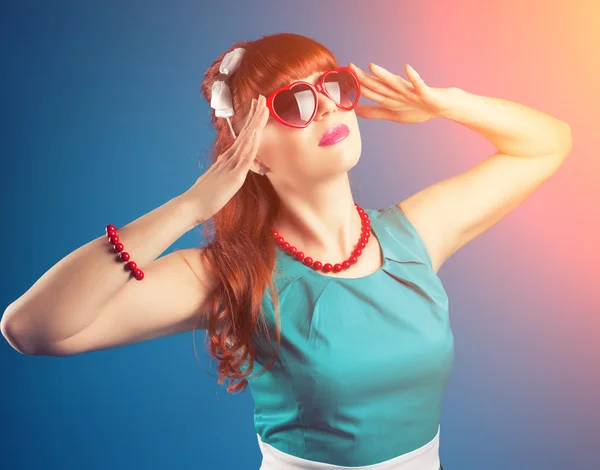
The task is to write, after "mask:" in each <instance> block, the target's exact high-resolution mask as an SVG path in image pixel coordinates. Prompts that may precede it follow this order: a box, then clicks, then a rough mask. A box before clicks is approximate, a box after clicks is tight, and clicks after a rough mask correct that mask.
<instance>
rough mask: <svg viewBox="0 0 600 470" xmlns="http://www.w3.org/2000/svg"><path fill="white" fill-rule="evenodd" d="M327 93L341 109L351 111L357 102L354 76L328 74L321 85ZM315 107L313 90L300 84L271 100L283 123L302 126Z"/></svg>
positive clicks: (336, 73) (335, 73)
mask: <svg viewBox="0 0 600 470" xmlns="http://www.w3.org/2000/svg"><path fill="white" fill-rule="evenodd" d="M323 85H324V87H325V90H327V93H328V94H329V95H330V96H331V98H332V99H333V100H334V101H335V102H336V104H337V105H338V106H339V107H340V108H342V109H346V110H349V109H352V108H354V106H355V105H356V102H357V101H358V86H357V82H356V79H355V78H354V75H352V74H351V73H350V72H348V71H345V70H342V71H339V72H332V73H329V74H328V75H327V76H326V77H325V83H324V84H323ZM315 107H316V96H315V93H314V92H313V90H312V89H311V88H310V87H308V86H306V85H304V84H302V83H300V84H298V85H295V86H294V87H292V89H290V90H285V91H280V92H279V93H277V95H275V98H274V100H273V109H274V110H275V112H276V113H277V115H278V116H279V117H280V118H281V119H283V120H284V121H285V122H287V123H289V124H292V125H294V126H303V125H305V124H306V123H307V122H308V121H310V119H311V118H312V116H313V114H314V112H315Z"/></svg>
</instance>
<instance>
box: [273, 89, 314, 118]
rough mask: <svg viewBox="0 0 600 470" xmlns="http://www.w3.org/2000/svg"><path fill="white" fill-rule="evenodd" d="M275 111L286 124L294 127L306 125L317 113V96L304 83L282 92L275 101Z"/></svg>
mask: <svg viewBox="0 0 600 470" xmlns="http://www.w3.org/2000/svg"><path fill="white" fill-rule="evenodd" d="M273 109H274V110H275V112H276V113H277V115H278V116H279V117H280V118H281V119H283V120H284V121H285V122H287V123H289V124H292V125H294V126H302V125H304V124H306V123H307V122H308V121H309V120H310V118H311V116H312V115H313V113H314V111H315V94H314V92H313V91H312V90H311V89H310V87H308V86H306V85H303V84H302V83H300V84H298V85H296V86H294V87H293V88H292V89H291V90H284V91H280V92H279V93H277V95H275V99H274V100H273Z"/></svg>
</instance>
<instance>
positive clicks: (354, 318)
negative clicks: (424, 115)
mask: <svg viewBox="0 0 600 470" xmlns="http://www.w3.org/2000/svg"><path fill="white" fill-rule="evenodd" d="M365 211H366V212H367V213H368V214H369V217H370V220H371V227H372V231H373V233H374V234H375V236H376V237H377V239H378V240H379V243H380V246H381V251H382V253H383V260H384V261H383V265H382V266H381V267H380V268H379V269H378V270H377V271H376V272H373V273H372V274H369V275H367V276H364V277H360V278H338V277H331V276H325V275H323V274H320V273H319V272H318V271H314V270H313V269H312V268H310V267H308V266H306V265H304V264H303V263H301V262H299V261H296V260H295V259H293V258H292V257H291V256H290V255H288V254H287V253H285V252H284V251H283V250H281V249H279V248H277V266H276V269H275V271H276V272H275V273H274V280H275V283H276V287H277V289H278V292H279V301H280V314H281V345H280V349H279V359H278V360H277V361H275V362H274V363H273V365H272V366H271V368H270V369H269V370H268V371H267V372H265V373H264V374H263V375H261V376H260V377H256V378H250V379H249V380H248V385H249V389H250V391H251V394H252V398H253V400H254V404H255V407H254V425H255V429H256V432H257V433H258V434H259V436H260V438H261V439H262V441H263V442H266V443H268V444H270V445H272V446H273V447H275V448H277V449H279V450H281V451H282V452H285V453H287V454H291V455H293V456H296V457H300V458H303V459H307V460H313V461H317V462H323V463H327V464H331V465H339V466H350V467H352V466H364V465H373V464H376V463H379V462H382V461H385V460H389V459H392V458H394V457H396V456H398V455H401V454H404V453H407V452H410V451H412V450H414V449H417V448H419V447H421V446H422V445H424V444H425V443H427V442H429V441H431V440H432V439H433V438H434V436H436V434H437V432H438V426H439V424H440V412H441V402H442V396H443V393H444V389H445V387H446V384H447V383H448V380H449V378H450V374H451V370H452V367H453V363H454V338H453V335H452V331H451V329H450V322H449V317H448V297H447V295H446V292H445V290H444V288H443V286H442V282H441V280H440V278H439V277H438V276H437V274H436V273H435V272H434V271H433V269H432V265H431V259H430V257H429V255H428V252H427V250H426V248H425V245H424V244H423V241H422V239H421V238H420V236H419V234H418V232H417V231H416V230H415V228H414V227H413V225H412V224H411V223H410V222H409V220H408V219H407V218H406V216H405V215H404V213H403V212H402V211H401V210H400V209H399V208H398V207H397V206H396V205H395V204H394V205H392V206H389V207H387V208H385V209H379V210H375V209H365ZM371 236H373V234H371ZM263 308H264V310H265V314H266V319H267V321H268V323H269V326H271V327H272V329H273V331H274V327H275V312H274V309H273V306H272V304H271V302H270V300H268V298H267V295H266V293H265V298H264V301H263ZM272 344H273V345H274V344H275V343H274V341H273V343H272ZM266 362H268V359H266V358H260V357H259V358H258V359H257V361H256V362H255V365H254V369H253V371H252V373H251V376H252V375H256V374H257V373H259V372H262V371H263V370H264V368H263V366H264V365H265V363H266ZM243 369H244V370H246V369H247V367H244V368H243Z"/></svg>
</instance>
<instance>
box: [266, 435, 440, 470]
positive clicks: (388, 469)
mask: <svg viewBox="0 0 600 470" xmlns="http://www.w3.org/2000/svg"><path fill="white" fill-rule="evenodd" d="M256 435H257V437H258V446H259V447H260V451H261V452H262V455H263V459H262V464H261V466H260V469H259V470H320V469H322V470H337V469H354V470H360V469H366V470H438V469H439V468H440V457H439V439H440V426H438V431H437V434H436V435H435V437H434V438H433V439H432V440H431V441H429V442H428V443H426V444H424V445H422V446H421V447H419V448H417V449H415V450H412V451H410V452H407V453H406V454H402V455H399V456H397V457H394V458H393V459H390V460H385V461H384V462H379V463H376V464H373V465H365V466H360V467H341V466H338V465H331V464H328V463H323V462H316V461H314V460H306V459H302V458H300V457H296V456H294V455H290V454H286V453H285V452H282V451H280V450H279V449H277V448H275V447H273V446H272V445H270V444H267V443H266V442H263V441H262V439H261V438H260V435H259V434H256Z"/></svg>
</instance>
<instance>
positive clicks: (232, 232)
mask: <svg viewBox="0 0 600 470" xmlns="http://www.w3.org/2000/svg"><path fill="white" fill-rule="evenodd" d="M236 47H243V48H244V49H245V50H246V52H245V54H244V57H243V59H242V62H241V64H240V66H239V68H238V69H237V70H236V71H235V72H234V73H233V74H232V75H231V76H230V77H229V78H228V79H227V80H228V81H227V83H228V84H229V87H230V88H231V94H232V99H233V109H234V111H235V114H234V116H233V117H231V118H230V119H231V124H232V126H233V128H234V130H235V133H236V135H239V132H240V131H241V128H242V127H243V125H244V119H245V116H246V115H247V113H248V111H249V110H250V105H251V102H252V99H253V98H258V95H259V94H262V95H264V96H267V95H268V94H269V93H270V92H271V91H272V90H274V89H275V88H278V87H281V86H285V85H287V84H289V83H290V82H292V81H295V80H298V79H300V78H303V77H307V76H309V75H312V74H313V73H315V72H321V71H322V72H325V71H327V70H331V69H333V68H336V67H338V66H339V64H338V61H337V60H336V58H335V56H334V55H333V54H332V53H331V52H330V51H329V50H328V49H327V48H326V47H324V46H323V45H321V44H319V43H318V42H316V41H314V40H312V39H310V38H307V37H305V36H300V35H297V34H291V33H278V34H273V35H270V36H263V37H261V38H259V39H257V40H255V41H249V42H237V43H235V44H233V45H232V46H231V48H230V49H229V50H228V51H225V52H223V53H222V54H221V55H220V56H219V57H217V59H216V60H215V61H214V62H213V63H212V65H211V66H210V67H209V68H208V70H207V71H206V73H205V74H204V81H203V83H202V94H203V95H204V98H205V99H206V100H207V102H208V103H210V98H211V87H212V84H213V83H214V81H215V80H216V79H217V77H218V76H219V65H220V64H221V60H222V59H223V57H224V56H225V54H226V53H227V52H229V51H230V50H233V49H235V48H236ZM210 113H211V118H212V125H213V127H214V128H215V129H216V137H215V140H214V143H213V147H212V159H213V163H214V162H215V161H216V159H217V157H218V156H219V155H220V154H221V153H223V152H224V151H225V150H226V149H227V148H229V147H230V146H231V145H232V144H233V142H234V139H233V136H232V134H231V131H230V129H229V127H228V125H227V122H226V119H224V118H217V117H215V114H214V110H212V108H211V112H210ZM278 210H279V196H278V195H277V193H276V192H275V189H274V188H273V186H272V185H271V182H270V181H269V179H268V178H267V177H266V176H261V175H258V174H256V173H254V172H253V171H249V172H248V176H247V177H246V180H245V182H244V183H243V185H242V187H241V188H240V190H239V191H238V192H237V193H236V194H235V195H234V196H233V198H232V199H231V200H230V201H228V202H227V204H226V205H225V206H224V207H223V208H222V209H221V210H220V211H219V212H218V213H217V214H215V215H214V216H213V217H212V219H210V220H209V221H207V222H206V223H205V224H204V232H205V235H206V239H207V240H208V239H209V235H210V225H214V236H213V239H212V240H211V241H210V242H209V243H208V244H206V245H205V246H204V249H203V251H202V257H203V261H204V263H205V265H206V266H207V268H208V269H209V270H210V271H211V272H212V275H213V276H214V279H215V280H216V281H217V282H216V288H215V289H214V291H213V292H211V293H210V299H209V301H208V302H207V305H208V310H207V311H205V312H203V314H204V315H207V316H208V319H209V321H208V328H207V337H206V345H207V346H209V348H210V349H209V352H210V355H211V356H212V357H214V358H215V359H217V361H218V363H219V365H218V370H219V378H218V382H217V383H219V384H222V383H223V381H224V380H225V379H226V378H229V379H230V383H229V385H228V387H227V391H228V392H238V391H242V390H244V389H245V388H246V386H247V385H248V381H247V379H246V378H245V377H247V376H248V375H249V374H250V373H251V372H252V369H253V365H254V361H255V359H256V355H257V352H258V353H261V352H262V351H260V348H257V346H256V344H255V342H254V340H255V339H256V333H257V331H258V330H259V329H262V331H263V333H264V336H265V339H267V340H269V344H271V343H270V338H271V333H270V332H269V328H268V326H267V322H266V321H265V317H264V313H263V311H262V301H263V296H264V294H265V292H266V289H267V287H268V289H269V295H268V298H269V300H270V301H271V302H272V303H273V307H274V311H275V315H276V344H277V351H278V350H279V346H280V332H281V327H280V316H279V305H278V295H277V292H276V288H275V285H274V282H273V279H272V274H273V270H274V268H275V264H276V255H277V253H276V246H275V242H274V239H273V235H272V233H271V228H272V226H273V224H274V221H275V218H276V216H277V213H278ZM271 294H274V295H271ZM195 331H196V328H194V332H195ZM194 346H195V343H194ZM276 355H277V352H275V355H274V356H273V359H276ZM273 362H274V361H273ZM273 362H271V363H270V364H268V365H267V366H265V370H264V371H263V372H262V373H264V372H266V370H267V369H268V368H269V367H270V365H272V363H273ZM245 365H247V366H248V369H247V371H246V372H244V371H242V370H241V367H243V366H245ZM262 373H261V374H259V375H262ZM234 380H239V382H238V383H236V384H234V383H233V381H234Z"/></svg>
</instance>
